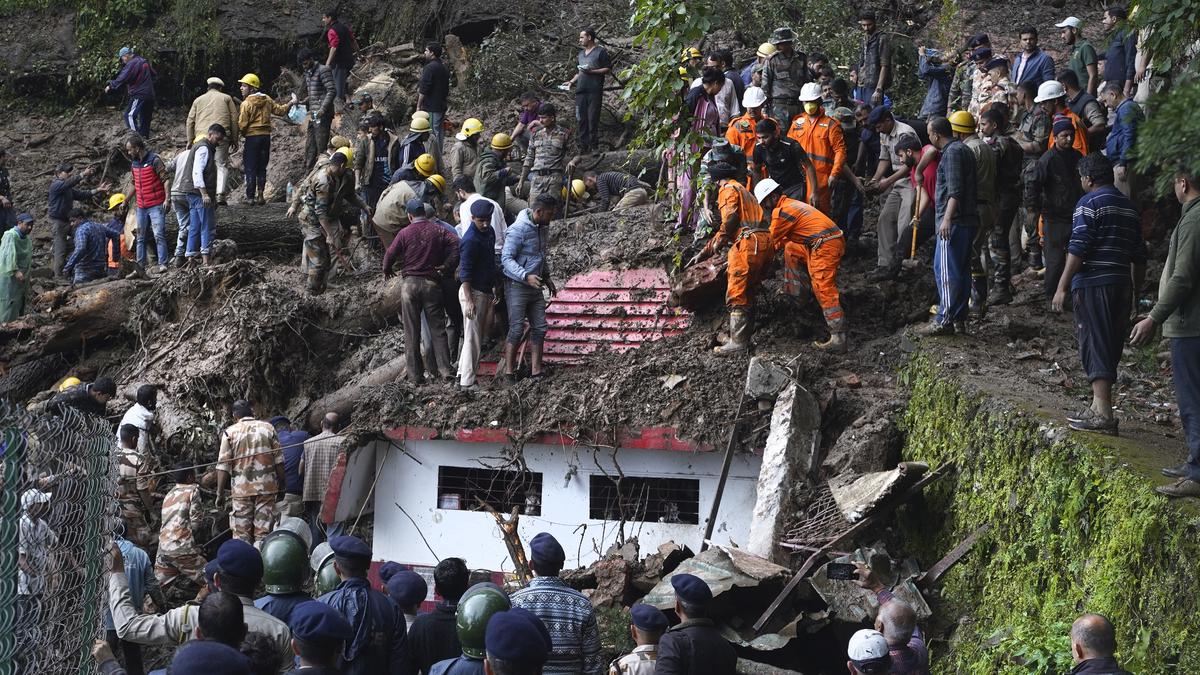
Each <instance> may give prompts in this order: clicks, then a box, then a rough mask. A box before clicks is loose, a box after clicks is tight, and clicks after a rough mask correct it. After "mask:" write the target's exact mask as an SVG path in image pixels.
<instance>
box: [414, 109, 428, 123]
mask: <svg viewBox="0 0 1200 675" xmlns="http://www.w3.org/2000/svg"><path fill="white" fill-rule="evenodd" d="M412 118H413V119H414V120H416V119H422V120H425V121H426V122H428V121H429V120H431V119H432V118H431V117H430V116H429V112H428V111H426V110H418V111H416V112H415V113H413V114H412Z"/></svg>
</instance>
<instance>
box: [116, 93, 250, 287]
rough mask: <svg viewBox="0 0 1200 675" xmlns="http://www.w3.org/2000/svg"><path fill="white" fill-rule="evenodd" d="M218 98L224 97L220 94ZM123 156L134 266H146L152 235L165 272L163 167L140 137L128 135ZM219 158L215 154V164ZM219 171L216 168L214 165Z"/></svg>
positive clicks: (165, 240)
mask: <svg viewBox="0 0 1200 675" xmlns="http://www.w3.org/2000/svg"><path fill="white" fill-rule="evenodd" d="M222 95H223V96H224V94H222ZM226 98H228V97H226ZM125 154H126V155H128V156H129V160H130V166H129V173H130V174H131V175H132V178H133V192H134V203H135V204H136V205H137V211H136V213H137V261H138V264H139V265H141V266H142V267H146V266H147V264H148V263H149V262H150V259H149V257H148V256H147V255H146V239H147V237H149V236H153V237H154V244H155V256H154V259H155V262H157V263H158V271H159V272H163V271H166V269H167V268H166V265H167V213H166V203H167V181H168V178H167V176H168V174H167V165H166V163H164V162H163V160H162V158H161V157H159V156H158V153H155V152H151V151H150V150H148V149H147V148H146V142H145V141H144V140H142V138H141V137H140V136H132V137H130V138H129V140H127V141H125ZM219 158H220V156H219V155H218V161H219ZM226 159H228V156H226ZM219 169H220V165H218V170H219ZM218 180H219V179H218ZM122 225H123V224H122Z"/></svg>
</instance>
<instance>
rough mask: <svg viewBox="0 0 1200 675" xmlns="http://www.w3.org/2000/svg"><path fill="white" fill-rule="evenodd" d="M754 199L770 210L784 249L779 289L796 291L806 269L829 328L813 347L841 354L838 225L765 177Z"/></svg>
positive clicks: (777, 245)
mask: <svg viewBox="0 0 1200 675" xmlns="http://www.w3.org/2000/svg"><path fill="white" fill-rule="evenodd" d="M754 198H755V199H757V200H758V203H759V204H760V205H762V208H763V212H764V213H766V214H769V215H768V218H770V222H771V244H772V246H773V247H774V250H776V251H783V289H784V292H785V293H790V294H791V295H799V293H800V289H799V286H800V283H801V276H800V270H801V269H805V270H807V272H808V278H809V280H810V281H811V283H812V291H813V295H814V296H816V298H817V303H818V304H819V305H820V306H821V312H822V313H823V314H824V316H825V323H826V325H828V326H829V339H828V340H826V341H825V342H815V343H813V346H814V347H816V348H817V349H822V350H828V351H832V352H838V353H842V352H845V351H846V315H845V313H844V312H842V302H841V297H840V296H839V295H838V288H837V271H838V266H839V265H840V264H841V262H842V255H843V254H844V253H845V252H846V242H845V240H844V238H843V237H842V230H841V228H839V227H838V226H837V225H836V224H835V223H834V222H833V221H832V220H830V219H829V217H828V216H826V215H825V214H823V213H821V212H820V211H818V210H817V209H816V208H815V207H813V206H810V205H808V204H805V203H804V202H802V201H799V200H796V199H792V198H790V197H788V196H786V195H784V194H783V191H782V190H781V189H779V184H778V183H776V182H775V181H773V180H771V179H770V178H767V179H765V180H762V181H759V183H758V185H755V186H754Z"/></svg>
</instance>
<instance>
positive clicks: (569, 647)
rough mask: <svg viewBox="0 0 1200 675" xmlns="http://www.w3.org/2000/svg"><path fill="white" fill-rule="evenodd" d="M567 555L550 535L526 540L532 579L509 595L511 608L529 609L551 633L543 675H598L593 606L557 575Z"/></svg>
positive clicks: (596, 631) (599, 665)
mask: <svg viewBox="0 0 1200 675" xmlns="http://www.w3.org/2000/svg"><path fill="white" fill-rule="evenodd" d="M566 559H567V554H566V552H565V551H564V550H563V547H562V545H561V544H559V543H558V540H557V539H555V538H554V537H553V536H552V535H550V534H549V533H546V532H541V533H539V534H537V535H536V536H534V538H533V539H531V540H530V541H529V567H530V569H532V570H533V573H534V579H533V581H531V582H529V585H528V586H526V587H525V588H522V589H521V590H519V591H516V592H515V593H513V594H512V604H513V607H516V608H520V609H524V610H528V611H529V612H530V613H532V614H533V615H534V616H536V617H537V618H539V619H541V621H542V623H544V624H545V625H546V628H547V630H549V631H550V643H551V645H552V648H551V650H550V657H549V659H548V660H547V662H546V668H545V670H544V671H543V672H545V673H578V674H580V675H599V674H600V673H603V672H604V666H603V665H602V664H601V662H600V629H599V627H598V625H597V623H596V611H595V610H594V609H593V608H592V603H591V602H589V601H588V599H587V598H586V597H584V596H583V594H582V593H580V592H579V591H577V590H575V589H573V588H571V587H570V586H568V585H567V584H566V582H564V581H563V580H562V579H559V578H558V573H559V571H560V570H562V568H563V564H564V563H565V562H566ZM489 632H490V631H489Z"/></svg>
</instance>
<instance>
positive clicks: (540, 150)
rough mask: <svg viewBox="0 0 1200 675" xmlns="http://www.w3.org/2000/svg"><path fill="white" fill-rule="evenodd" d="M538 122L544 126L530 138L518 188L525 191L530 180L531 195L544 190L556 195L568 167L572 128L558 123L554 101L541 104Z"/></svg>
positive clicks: (520, 192)
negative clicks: (570, 129) (569, 128)
mask: <svg viewBox="0 0 1200 675" xmlns="http://www.w3.org/2000/svg"><path fill="white" fill-rule="evenodd" d="M538 122H540V123H541V125H542V126H541V128H540V129H538V130H537V131H535V132H533V137H532V138H531V139H530V140H529V152H528V153H526V154H525V163H524V164H523V165H522V168H521V182H520V183H519V184H518V187H517V192H518V193H519V194H522V195H523V194H525V192H524V187H525V183H526V181H529V183H530V185H529V188H530V189H529V196H530V198H533V197H537V196H538V195H542V194H552V195H557V194H558V190H559V188H560V187H562V184H563V172H564V171H566V170H567V169H568V164H567V151H568V141H569V140H570V138H571V132H570V131H568V130H567V129H565V128H563V127H560V126H558V109H557V108H555V107H554V104H553V103H543V104H542V106H541V107H540V108H538ZM530 174H532V175H533V177H532V178H530Z"/></svg>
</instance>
